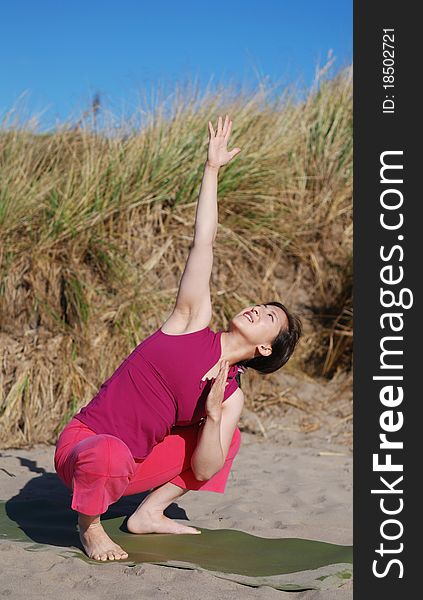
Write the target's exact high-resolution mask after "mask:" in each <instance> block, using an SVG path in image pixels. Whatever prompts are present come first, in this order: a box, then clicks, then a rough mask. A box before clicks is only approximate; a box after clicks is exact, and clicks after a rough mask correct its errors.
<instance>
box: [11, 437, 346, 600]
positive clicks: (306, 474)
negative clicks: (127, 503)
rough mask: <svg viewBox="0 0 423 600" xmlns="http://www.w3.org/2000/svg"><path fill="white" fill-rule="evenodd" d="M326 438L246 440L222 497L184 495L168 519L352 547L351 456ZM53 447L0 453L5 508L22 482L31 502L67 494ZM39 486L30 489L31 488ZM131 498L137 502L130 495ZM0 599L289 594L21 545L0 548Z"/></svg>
mask: <svg viewBox="0 0 423 600" xmlns="http://www.w3.org/2000/svg"><path fill="white" fill-rule="evenodd" d="M327 439H328V438H327V434H325V432H324V431H322V430H319V431H318V432H312V433H308V434H300V433H295V431H278V430H275V431H273V432H272V430H270V431H269V432H268V436H267V438H263V437H262V436H259V435H255V434H252V433H248V432H246V431H243V433H242V446H241V449H240V452H239V454H238V455H237V457H236V459H235V461H234V464H233V469H232V472H231V475H230V478H229V481H228V485H227V489H226V492H225V494H223V495H222V494H215V493H213V492H189V493H187V494H186V495H185V496H183V497H182V498H181V499H180V500H179V502H178V504H177V506H175V505H173V506H172V509H173V510H172V514H173V515H179V516H178V517H177V518H178V519H180V522H187V521H185V520H184V519H185V518H187V519H189V521H191V522H192V524H194V525H198V526H200V527H201V526H203V527H207V528H235V529H240V530H242V531H246V532H249V533H253V534H255V535H258V536H263V537H303V538H308V539H317V540H324V541H329V542H333V543H338V544H352V453H351V450H350V449H349V448H348V447H346V446H345V445H337V444H334V443H333V442H332V443H330V444H329V443H328V442H327ZM53 456H54V447H53V446H42V445H37V446H35V447H34V448H32V449H28V450H26V449H8V450H3V451H1V456H0V460H1V468H0V489H1V493H0V495H1V497H2V499H11V498H14V497H16V496H19V494H20V493H24V492H21V490H25V488H26V489H29V488H28V483H33V481H31V480H34V479H36V478H43V480H44V485H43V486H37V485H33V486H32V488H31V489H32V492H31V494H32V496H31V498H35V497H36V496H37V494H39V497H45V496H46V493H49V491H50V493H58V491H59V493H61V494H63V497H64V499H65V498H66V497H68V495H69V494H68V492H67V490H66V488H65V487H64V486H63V484H62V483H61V482H60V480H58V479H57V476H56V474H55V471H54V465H53ZM35 483H36V482H35ZM131 498H132V499H135V498H138V496H132V497H131ZM0 550H1V551H2V567H3V568H2V569H1V574H0V594H1V595H2V596H4V597H7V598H13V599H15V598H16V599H18V598H19V599H21V598H25V599H26V600H31V599H32V598H34V599H35V598H37V600H38V599H39V598H40V597H44V598H47V599H48V598H52V599H53V598H54V599H56V598H57V596H58V594H60V596H61V597H62V598H66V599H67V598H69V599H73V598H75V600H76V599H77V598H78V600H79V599H80V598H81V597H83V598H87V599H91V598H104V597H108V598H119V599H124V598H157V597H163V598H164V597H168V596H169V597H172V599H174V600H175V599H179V598H180V599H181V600H182V599H184V600H189V599H191V598H192V599H197V598H200V597H201V598H202V599H204V600H206V599H207V598H209V597H211V596H217V597H218V598H220V599H222V600H224V599H232V598H240V599H241V598H242V599H243V598H284V597H288V596H289V597H290V598H292V593H289V592H282V591H279V590H276V589H274V588H271V587H267V586H265V587H260V588H251V587H246V586H244V585H241V584H238V583H234V582H230V581H224V580H220V579H218V578H217V577H214V576H213V574H212V572H204V571H200V570H181V569H174V568H170V567H161V566H158V565H152V564H142V565H137V566H136V567H128V566H127V565H125V564H119V563H113V564H110V565H109V566H108V568H104V565H98V566H97V565H92V564H86V563H84V562H83V561H81V560H80V559H77V558H74V557H66V558H65V557H64V556H60V554H59V552H60V549H59V548H57V547H51V549H50V548H49V547H47V549H46V550H43V551H42V552H40V551H37V552H30V551H28V550H26V549H25V544H23V543H20V542H10V541H8V540H2V541H1V542H0ZM295 597H296V598H298V599H301V600H303V599H304V600H305V599H307V600H309V599H310V600H311V599H318V598H319V599H320V598H321V599H323V598H325V600H330V599H331V598H340V599H347V598H352V583H351V582H347V583H346V584H345V585H344V586H342V587H341V588H338V589H334V590H325V591H307V592H300V593H297V594H296V595H295Z"/></svg>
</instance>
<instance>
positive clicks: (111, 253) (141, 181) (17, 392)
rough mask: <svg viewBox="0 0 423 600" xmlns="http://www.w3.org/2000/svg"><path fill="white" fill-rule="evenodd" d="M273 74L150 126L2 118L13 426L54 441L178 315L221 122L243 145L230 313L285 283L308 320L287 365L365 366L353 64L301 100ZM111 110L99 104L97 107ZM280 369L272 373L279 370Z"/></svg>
mask: <svg viewBox="0 0 423 600" xmlns="http://www.w3.org/2000/svg"><path fill="white" fill-rule="evenodd" d="M270 92H271V90H270V89H269V90H267V89H266V88H265V86H263V85H261V86H260V87H259V88H258V89H257V90H256V92H252V93H251V94H250V95H245V93H239V94H238V95H236V94H235V95H232V96H231V95H230V94H227V90H225V89H222V90H217V91H214V92H213V93H209V92H207V93H206V94H205V95H203V97H200V95H199V92H198V90H190V93H189V94H185V95H184V94H182V93H178V92H176V93H175V96H174V102H173V104H172V105H171V106H170V107H169V106H167V105H165V103H164V102H162V103H158V104H157V105H156V106H154V107H153V108H152V109H151V110H150V111H144V112H143V113H142V114H143V126H142V127H137V128H134V127H133V126H132V125H131V123H121V124H120V127H119V128H117V127H116V125H115V124H114V123H113V119H112V118H111V119H110V123H111V126H110V129H109V131H108V132H105V131H98V130H97V129H96V128H95V127H90V126H87V125H85V126H83V123H82V124H81V123H78V124H77V126H71V125H69V124H65V125H64V126H63V127H61V128H60V129H57V130H56V131H55V132H53V133H50V134H39V133H37V131H32V130H31V127H29V126H28V127H26V128H25V127H18V126H17V125H15V124H13V123H12V125H10V122H9V121H10V119H8V117H6V118H5V119H4V120H3V124H2V129H1V131H0V166H1V168H0V178H1V181H0V194H1V195H0V236H1V248H0V322H1V330H0V353H1V372H0V377H1V382H0V383H1V385H0V392H1V396H0V436H1V440H2V443H3V444H7V445H9V446H10V445H14V446H19V445H22V444H26V443H28V442H50V443H51V442H54V441H55V439H56V436H57V433H58V432H59V431H60V429H61V427H62V426H63V423H64V422H66V420H67V419H68V418H69V417H70V416H71V415H72V414H74V413H75V412H76V411H77V410H78V409H79V408H80V407H81V406H83V405H84V404H86V403H87V402H88V401H89V400H90V399H91V398H92V396H93V395H94V394H95V393H96V391H97V389H98V387H99V386H100V384H101V383H102V382H103V381H104V380H105V379H106V378H107V377H108V376H110V374H111V373H112V372H113V371H114V369H115V368H116V367H117V366H118V364H119V363H120V362H121V361H122V360H123V358H124V357H125V356H126V355H127V354H128V353H129V352H130V351H131V350H132V349H133V348H134V347H135V345H136V344H138V343H139V342H140V341H141V340H142V339H143V338H144V337H146V336H147V335H150V334H151V332H152V331H153V330H154V329H156V328H157V327H159V326H160V325H161V324H162V323H163V321H164V320H165V319H166V318H167V316H168V315H169V313H170V311H171V309H172V307H173V304H174V300H175V297H176V292H177V286H178V283H179V280H180V276H181V273H182V270H183V267H184V264H185V260H186V258H187V252H188V249H189V245H190V243H191V240H192V234H193V226H194V217H195V208H196V202H197V198H198V192H199V186H200V182H201V176H202V170H203V165H204V161H205V158H206V151H207V121H208V120H209V119H210V120H212V121H216V119H217V115H218V114H225V113H226V112H227V113H229V114H230V115H231V118H233V121H234V128H233V133H232V138H231V142H232V147H233V146H235V145H236V146H239V147H241V148H242V153H241V154H240V155H239V156H238V157H237V158H236V159H235V160H234V161H233V162H232V163H230V164H229V165H227V166H226V167H224V168H223V169H222V170H221V173H220V174H219V191H218V197H219V229H218V237H217V241H216V244H215V262H214V267H213V274H212V296H213V307H214V315H215V316H214V322H213V323H212V324H211V326H212V327H214V328H216V329H221V328H224V327H226V324H227V322H228V319H230V318H231V316H232V315H233V314H235V313H236V312H237V311H239V309H240V308H241V307H243V306H245V305H248V304H250V303H252V302H266V301H270V300H272V299H279V300H281V301H282V302H284V303H285V304H287V305H288V306H290V307H291V308H292V309H293V310H295V311H297V312H298V313H299V314H300V315H302V317H303V320H304V322H305V333H306V335H305V337H304V339H303V340H302V342H301V343H300V346H299V347H298V351H297V352H296V354H295V356H294V357H293V358H292V359H291V361H290V362H289V363H288V365H287V366H286V368H287V369H288V368H289V369H302V370H304V371H306V372H307V373H309V374H312V375H313V374H314V375H316V374H318V375H325V376H328V377H330V376H332V375H333V374H334V373H336V372H337V371H338V370H340V369H349V368H350V366H351V364H350V363H351V338H352V304H351V295H352V285H351V280H352V270H351V264H352V198H351V196H352V68H351V67H348V68H345V69H343V70H342V71H339V72H338V73H336V74H334V75H332V76H329V75H327V74H326V75H322V74H321V75H320V76H319V77H318V78H317V79H316V82H315V84H314V86H313V88H312V89H311V90H310V91H309V92H308V95H307V96H306V97H305V98H304V99H303V100H301V101H299V100H298V90H296V89H294V88H286V89H285V90H284V91H283V92H282V93H280V94H279V95H278V96H277V97H276V99H275V98H274V97H271V94H270ZM97 110H98V106H97ZM272 381H273V384H274V385H275V381H274V380H272V378H269V382H270V385H272Z"/></svg>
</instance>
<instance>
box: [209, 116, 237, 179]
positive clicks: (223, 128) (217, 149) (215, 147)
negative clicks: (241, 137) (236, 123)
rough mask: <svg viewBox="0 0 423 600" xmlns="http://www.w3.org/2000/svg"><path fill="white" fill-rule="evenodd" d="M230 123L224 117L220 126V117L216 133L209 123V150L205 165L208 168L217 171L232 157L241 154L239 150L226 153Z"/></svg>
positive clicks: (227, 118) (235, 149)
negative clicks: (206, 164)
mask: <svg viewBox="0 0 423 600" xmlns="http://www.w3.org/2000/svg"><path fill="white" fill-rule="evenodd" d="M231 130H232V121H231V120H230V119H229V116H228V115H226V117H225V122H224V123H223V124H222V117H219V118H218V120H217V131H216V133H215V131H214V129H213V125H212V124H211V121H209V149H208V154H207V163H208V165H209V166H211V167H214V168H216V169H218V168H219V167H222V166H223V165H226V164H227V163H228V162H229V161H231V160H232V159H233V157H234V156H236V155H237V154H238V152H241V148H234V149H233V150H231V151H228V148H227V145H228V140H229V136H230V135H231Z"/></svg>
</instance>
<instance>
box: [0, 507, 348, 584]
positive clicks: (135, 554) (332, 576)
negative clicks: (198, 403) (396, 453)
mask: <svg viewBox="0 0 423 600" xmlns="http://www.w3.org/2000/svg"><path fill="white" fill-rule="evenodd" d="M102 523H103V526H104V529H105V530H106V531H107V533H108V534H109V535H110V537H111V538H112V539H113V540H114V541H115V542H116V543H117V544H119V545H120V546H122V548H124V549H125V550H126V552H128V555H129V556H128V558H127V559H126V560H120V561H119V563H125V564H126V565H127V566H136V565H137V564H139V563H154V564H156V565H162V566H164V567H174V568H175V567H177V568H183V569H200V570H207V571H209V572H212V573H213V575H215V576H216V577H220V578H224V579H229V580H231V581H235V582H237V583H241V584H244V585H248V586H253V587H258V586H261V585H267V586H271V587H274V588H276V589H279V590H285V591H289V590H292V591H301V590H307V589H328V588H333V587H339V586H341V585H343V584H344V583H345V582H346V580H348V579H350V578H351V577H352V546H340V545H337V544H329V543H326V542H321V541H316V540H306V539H297V538H264V537H258V536H255V535H251V534H249V533H245V532H243V531H238V530H233V529H206V528H204V527H199V526H198V525H195V523H192V522H191V521H190V522H189V523H190V525H194V526H195V527H196V528H197V529H200V530H201V532H202V533H201V534H197V535H191V534H143V535H134V534H131V533H129V532H128V530H127V529H126V526H125V523H126V518H125V517H114V518H107V514H106V515H103V519H102ZM0 538H3V539H9V540H15V541H21V542H35V543H33V544H32V545H30V546H27V547H26V549H27V550H29V551H42V550H45V549H50V550H51V546H58V547H60V552H58V554H60V556H64V557H69V556H75V557H77V558H80V559H82V560H84V561H86V562H89V563H94V564H96V565H99V564H101V565H103V566H104V567H105V568H107V566H108V565H110V562H113V563H114V562H115V561H105V562H102V561H96V560H93V559H90V558H88V557H87V556H86V554H85V553H84V552H83V550H82V546H81V544H80V541H79V536H78V533H77V531H76V513H75V512H74V511H71V510H69V508H67V507H65V506H61V505H60V504H57V503H55V502H52V501H49V500H44V499H43V500H34V501H29V500H25V501H23V500H14V501H13V502H10V501H9V502H4V501H0Z"/></svg>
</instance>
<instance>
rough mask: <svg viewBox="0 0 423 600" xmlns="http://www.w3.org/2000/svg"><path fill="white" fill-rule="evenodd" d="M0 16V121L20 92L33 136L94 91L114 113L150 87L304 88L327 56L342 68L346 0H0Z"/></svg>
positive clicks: (348, 44) (348, 22) (81, 105)
mask: <svg viewBox="0 0 423 600" xmlns="http://www.w3.org/2000/svg"><path fill="white" fill-rule="evenodd" d="M1 16H2V35H1V37H0V51H1V56H2V67H1V78H0V115H1V116H3V115H4V114H5V113H6V112H8V111H9V110H10V109H11V108H12V106H13V105H16V101H17V100H18V97H19V96H21V95H22V94H24V96H23V99H21V101H20V104H19V106H22V103H23V105H24V107H25V108H24V109H23V110H24V112H25V115H26V117H28V116H30V115H35V114H37V113H40V112H41V111H43V114H42V116H41V117H39V121H40V127H39V129H40V130H47V129H49V128H51V127H54V124H55V123H57V122H63V121H64V120H65V119H66V118H68V117H70V116H71V115H76V114H79V113H80V111H82V110H84V109H86V108H87V107H88V106H89V104H90V101H91V100H92V98H93V96H94V94H95V93H96V92H99V93H100V98H101V101H102V103H103V104H104V105H105V106H107V107H108V108H109V109H111V110H112V111H113V112H114V113H115V114H121V113H122V111H124V110H125V111H130V110H131V107H134V106H136V105H137V104H138V105H139V102H137V98H138V95H139V94H141V95H143V94H144V93H147V95H148V93H149V90H151V88H152V87H153V88H155V87H156V86H157V84H158V83H159V81H161V82H162V84H163V83H164V84H165V86H166V88H167V89H168V90H171V89H172V86H174V84H175V82H177V81H180V82H182V81H184V80H186V78H187V77H188V76H189V77H191V78H195V79H196V80H197V81H198V82H199V85H200V87H201V89H203V88H205V87H206V85H207V83H208V82H209V81H210V79H211V78H213V81H215V82H221V83H224V82H226V81H229V80H230V81H233V82H236V83H238V84H239V85H247V86H250V87H254V86H255V85H256V84H257V81H258V77H259V76H260V77H267V79H268V81H269V82H281V83H282V84H283V83H284V82H286V83H289V82H290V81H294V80H302V81H303V82H304V83H305V84H306V85H309V84H310V83H311V81H312V79H313V76H314V72H315V67H316V63H317V62H318V61H319V62H320V64H323V63H324V62H325V59H326V57H327V54H328V51H329V50H330V49H332V50H333V54H334V55H335V57H336V62H335V66H337V67H341V66H343V65H345V64H347V63H350V62H351V61H352V0H332V1H329V0H315V1H312V0H296V1H294V0H291V1H287V0H279V1H277V0H226V1H222V0H215V1H214V2H209V3H206V2H201V0H187V1H183V0H177V1H171V0H156V1H153V2H151V1H149V2H145V1H142V0H139V1H135V0H120V1H116V0H113V1H112V0H102V1H100V0H91V1H90V0H85V1H84V2H83V1H82V0H67V1H64V0H55V1H53V0H38V1H30V0H3V2H2V4H1ZM18 112H19V110H18ZM20 112H22V109H21V111H20Z"/></svg>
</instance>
